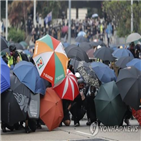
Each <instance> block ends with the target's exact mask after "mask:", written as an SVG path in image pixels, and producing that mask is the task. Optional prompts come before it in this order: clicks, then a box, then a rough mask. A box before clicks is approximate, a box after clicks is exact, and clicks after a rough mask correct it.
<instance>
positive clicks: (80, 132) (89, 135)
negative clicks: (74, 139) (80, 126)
mask: <svg viewBox="0 0 141 141" xmlns="http://www.w3.org/2000/svg"><path fill="white" fill-rule="evenodd" d="M75 132H77V133H80V134H85V135H89V136H92V134H90V133H85V132H82V131H75Z"/></svg>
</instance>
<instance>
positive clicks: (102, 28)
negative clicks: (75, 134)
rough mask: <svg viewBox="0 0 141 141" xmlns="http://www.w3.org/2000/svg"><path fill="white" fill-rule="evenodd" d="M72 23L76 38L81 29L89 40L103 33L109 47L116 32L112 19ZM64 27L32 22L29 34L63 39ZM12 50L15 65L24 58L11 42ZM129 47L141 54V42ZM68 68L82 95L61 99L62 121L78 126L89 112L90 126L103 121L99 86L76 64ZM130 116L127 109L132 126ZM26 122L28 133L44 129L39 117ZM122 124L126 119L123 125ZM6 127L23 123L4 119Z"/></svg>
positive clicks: (127, 118)
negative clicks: (87, 80) (97, 101)
mask: <svg viewBox="0 0 141 141" xmlns="http://www.w3.org/2000/svg"><path fill="white" fill-rule="evenodd" d="M71 23H72V24H71V36H72V37H73V38H76V37H77V35H78V33H79V32H80V31H84V32H85V33H86V38H87V39H88V40H89V41H94V39H99V40H103V37H104V34H106V37H107V41H108V44H107V46H109V43H110V40H111V39H112V38H111V37H112V35H113V34H114V25H113V24H111V22H110V21H108V22H106V21H102V20H101V19H100V18H96V19H89V18H86V19H85V20H83V21H81V20H80V21H75V20H72V21H71ZM63 26H68V23H66V24H65V22H64V21H63V22H62V23H58V26H57V27H52V26H51V25H49V26H48V27H46V25H45V26H44V27H42V26H41V25H40V24H38V25H37V26H36V27H34V26H33V25H32V30H31V29H29V34H31V35H32V41H33V42H34V43H35V41H36V40H38V39H39V38H41V37H42V36H44V35H46V34H49V35H51V36H53V37H54V38H56V39H58V40H60V38H61V37H65V36H67V32H66V33H63V32H62V27H63ZM101 36H102V38H101ZM9 50H10V55H11V56H12V58H13V64H14V65H15V64H16V63H18V62H19V61H21V60H22V57H21V56H20V54H19V53H18V51H17V50H16V47H15V46H14V44H11V45H10V47H9ZM129 50H130V51H131V52H132V54H133V56H134V57H135V58H140V57H141V54H140V53H141V47H140V43H138V44H137V45H136V46H135V44H134V43H131V44H130V48H129ZM29 61H31V62H32V63H34V61H33V60H32V57H31V58H30V59H29ZM6 63H8V62H6ZM108 65H109V64H108ZM68 69H70V70H71V71H72V72H73V73H74V75H75V76H76V78H77V82H78V87H79V93H80V94H79V95H78V96H77V97H76V98H75V100H74V101H69V100H62V103H63V111H64V118H63V120H62V123H64V124H65V125H66V126H69V125H70V123H71V120H73V121H74V126H75V127H76V126H80V120H82V119H83V117H84V115H85V114H87V123H86V124H87V125H91V123H93V122H98V124H99V125H100V121H99V120H98V119H97V116H96V109H95V103H94V98H95V96H96V93H97V89H96V88H95V87H94V86H90V85H88V84H86V83H85V81H84V80H83V78H82V77H81V76H80V74H79V73H78V72H74V70H73V66H72V65H71V64H70V63H69V64H68ZM113 69H114V68H113ZM119 69H120V68H119ZM71 115H72V116H71ZM131 117H132V113H131V111H130V109H128V110H127V112H126V115H125V117H124V119H125V122H126V124H127V125H129V118H131ZM27 121H28V122H27ZM27 121H26V122H25V123H26V124H25V127H24V128H25V131H26V133H29V132H30V131H35V130H36V129H37V128H41V123H42V122H40V119H38V120H31V119H27ZM62 123H61V124H60V126H62ZM122 124H123V122H122V123H121V124H120V125H122ZM35 125H36V126H35ZM120 125H119V126H120ZM6 127H8V128H9V129H10V130H14V129H16V130H17V129H19V128H20V127H23V122H21V123H17V124H16V125H14V126H13V127H9V126H8V125H6V124H5V123H3V122H2V131H3V132H6Z"/></svg>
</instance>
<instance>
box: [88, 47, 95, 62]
mask: <svg viewBox="0 0 141 141" xmlns="http://www.w3.org/2000/svg"><path fill="white" fill-rule="evenodd" d="M87 55H88V57H89V59H94V49H93V48H92V49H89V50H88V51H87Z"/></svg>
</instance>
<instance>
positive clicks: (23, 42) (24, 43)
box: [20, 41, 28, 49]
mask: <svg viewBox="0 0 141 141" xmlns="http://www.w3.org/2000/svg"><path fill="white" fill-rule="evenodd" d="M20 44H21V45H22V47H23V48H24V49H26V48H27V47H28V44H27V43H26V42H25V41H21V42H20Z"/></svg>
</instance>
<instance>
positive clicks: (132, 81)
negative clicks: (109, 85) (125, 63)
mask: <svg viewBox="0 0 141 141" xmlns="http://www.w3.org/2000/svg"><path fill="white" fill-rule="evenodd" d="M117 86H118V88H119V91H120V94H121V98H122V100H123V101H124V102H125V103H126V104H127V105H129V106H131V107H132V108H134V109H135V110H139V109H140V108H141V103H140V99H141V71H139V70H138V69H136V68H135V67H129V68H125V69H121V70H120V72H119V75H118V78H117Z"/></svg>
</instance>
